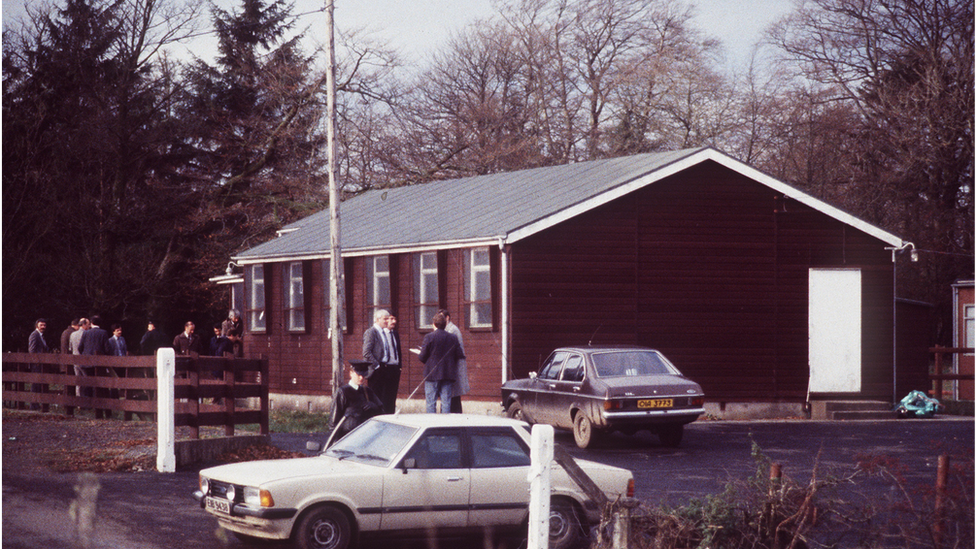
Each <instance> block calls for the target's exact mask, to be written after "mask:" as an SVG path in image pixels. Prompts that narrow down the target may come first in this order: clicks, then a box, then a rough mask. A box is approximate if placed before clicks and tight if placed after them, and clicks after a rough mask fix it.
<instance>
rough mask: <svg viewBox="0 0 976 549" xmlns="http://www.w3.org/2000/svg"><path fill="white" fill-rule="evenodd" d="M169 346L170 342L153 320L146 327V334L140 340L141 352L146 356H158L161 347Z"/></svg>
mask: <svg viewBox="0 0 976 549" xmlns="http://www.w3.org/2000/svg"><path fill="white" fill-rule="evenodd" d="M167 346H169V340H168V339H167V337H166V334H164V333H163V332H162V331H161V330H160V329H159V328H157V327H156V323H155V322H153V321H152V320H150V321H149V323H148V325H147V326H146V334H145V335H144V336H142V339H141V340H139V352H140V353H142V354H144V355H149V356H156V351H158V350H159V349H160V348H161V347H167Z"/></svg>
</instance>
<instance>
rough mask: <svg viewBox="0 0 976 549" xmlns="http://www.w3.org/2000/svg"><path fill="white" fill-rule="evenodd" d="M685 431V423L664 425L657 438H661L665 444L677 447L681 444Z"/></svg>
mask: <svg viewBox="0 0 976 549" xmlns="http://www.w3.org/2000/svg"><path fill="white" fill-rule="evenodd" d="M684 433H685V426H684V425H663V426H661V428H660V429H659V430H658V432H657V438H658V439H660V441H661V444H662V445H663V446H667V447H668V448H677V447H678V445H679V444H681V437H682V436H683V435H684Z"/></svg>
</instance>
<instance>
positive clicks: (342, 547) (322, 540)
mask: <svg viewBox="0 0 976 549" xmlns="http://www.w3.org/2000/svg"><path fill="white" fill-rule="evenodd" d="M351 539H352V528H351V527H350V526H349V519H348V518H347V517H346V515H345V513H343V512H342V511H340V510H338V509H336V508H335V507H317V508H315V509H312V510H311V511H309V512H308V513H306V514H305V515H304V516H303V517H302V519H301V520H300V521H299V522H298V526H297V527H296V529H295V546H296V547H298V548H299V549H346V548H347V547H349V542H350V540H351Z"/></svg>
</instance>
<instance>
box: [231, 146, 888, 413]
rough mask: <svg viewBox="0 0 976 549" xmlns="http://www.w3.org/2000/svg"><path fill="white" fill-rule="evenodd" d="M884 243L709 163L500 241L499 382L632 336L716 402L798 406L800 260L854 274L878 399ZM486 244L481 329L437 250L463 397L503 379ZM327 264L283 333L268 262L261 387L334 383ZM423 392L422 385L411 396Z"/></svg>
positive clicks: (395, 277)
mask: <svg viewBox="0 0 976 549" xmlns="http://www.w3.org/2000/svg"><path fill="white" fill-rule="evenodd" d="M884 247H885V243H884V242H882V241H879V240H877V239H875V238H873V237H871V236H869V235H867V234H865V233H862V232H861V231H859V230H857V229H854V228H852V227H850V226H848V225H846V224H843V223H841V222H839V221H836V220H834V219H832V218H830V217H828V216H826V215H825V214H822V213H820V212H818V211H816V210H813V209H811V208H809V207H806V206H804V205H802V204H800V203H798V202H796V201H794V200H788V199H784V198H783V197H782V196H781V195H778V194H777V193H776V192H774V191H773V190H771V189H769V188H768V187H766V186H764V185H761V184H759V183H757V182H755V181H752V180H750V179H748V178H745V177H742V176H740V175H738V174H736V173H734V172H732V171H730V170H727V169H725V168H722V167H721V166H719V165H717V164H713V163H706V164H703V165H700V166H698V167H695V168H692V169H689V170H685V171H684V172H682V173H681V174H678V175H676V176H673V177H671V178H668V179H665V180H662V181H660V182H657V183H655V184H653V185H651V186H649V187H646V188H644V189H642V190H640V191H637V192H635V193H632V194H631V195H628V196H627V197H624V198H622V199H618V200H616V201H614V202H611V203H609V204H606V205H604V206H601V207H599V208H596V209H594V210H592V211H590V212H587V213H584V214H581V215H579V216H576V217H574V218H573V219H571V220H568V221H566V222H563V223H561V224H559V225H556V226H554V227H551V228H549V229H547V230H545V231H542V232H540V233H538V234H535V235H533V236H531V237H528V238H526V239H524V240H522V241H520V242H517V243H515V244H514V245H513V246H512V248H511V261H510V263H511V271H510V272H511V279H510V280H511V283H510V295H511V298H510V301H511V305H512V318H511V322H512V340H511V344H512V346H511V351H512V371H511V372H510V373H509V377H523V376H525V375H527V374H528V372H529V371H532V370H537V369H538V367H539V364H540V363H541V361H542V360H544V359H545V357H546V356H547V355H548V353H549V352H550V351H551V350H552V349H553V348H555V347H558V346H561V345H576V344H585V343H587V342H590V341H592V342H593V343H597V344H637V345H647V346H652V347H656V348H659V349H661V350H662V351H663V352H664V353H665V354H666V355H667V356H669V357H670V358H671V359H672V361H674V362H675V364H676V365H677V366H678V367H679V368H680V369H681V370H682V371H683V372H684V373H685V374H687V375H688V376H689V377H692V378H693V379H695V380H696V381H698V382H699V383H701V384H702V385H703V386H704V388H705V391H706V393H707V394H708V395H709V398H710V399H711V400H713V401H794V402H799V401H803V400H804V399H805V398H806V390H807V381H808V377H809V372H808V367H807V360H808V353H807V322H808V319H807V308H808V307H807V293H808V273H809V269H810V268H813V267H824V268H830V267H837V268H841V267H843V268H858V269H861V272H862V280H863V303H862V306H863V311H864V319H863V330H864V331H863V333H864V335H863V341H862V350H863V357H862V363H863V372H862V380H863V391H862V396H866V397H876V398H888V397H889V396H890V394H891V392H892V388H891V362H892V340H891V326H892V318H891V314H892V301H891V299H892V293H891V276H892V275H891V259H890V258H891V256H890V252H889V251H887V250H885V249H884ZM496 252H497V251H493V257H494V262H493V275H494V281H493V285H494V294H495V300H494V305H495V308H496V322H495V326H494V327H493V328H492V329H490V330H479V331H472V330H470V329H467V328H466V325H467V323H466V318H465V317H466V315H467V311H466V308H465V303H464V288H463V281H464V273H463V266H464V255H463V252H462V251H461V250H449V251H444V252H441V253H440V254H439V262H440V269H441V276H440V281H441V286H442V287H441V289H440V294H441V295H440V300H441V304H440V305H441V306H442V307H445V308H447V309H449V310H450V311H451V313H452V317H453V318H452V320H453V321H454V323H455V324H457V325H458V326H459V327H461V329H462V332H463V337H464V343H465V349H466V352H467V354H468V370H469V375H470V378H471V386H472V391H471V393H470V395H469V398H476V399H493V398H498V388H499V386H500V384H501V364H502V359H501V349H502V341H501V330H500V320H501V318H500V315H498V314H497V313H498V312H500V307H501V296H500V294H499V293H498V292H499V288H500V276H501V273H500V269H498V266H499V262H498V254H497V253H496ZM390 263H391V269H392V284H393V291H392V294H393V297H394V299H395V303H394V304H393V305H392V307H391V309H392V312H393V313H394V314H395V315H397V318H398V319H399V332H400V337H401V340H402V344H403V347H404V348H405V349H406V348H410V347H418V346H420V344H421V342H422V340H423V336H424V334H426V333H427V331H428V330H429V329H430V328H429V326H428V325H427V323H426V322H424V323H418V322H417V321H416V319H415V313H414V308H413V306H414V301H415V299H414V296H413V292H414V290H413V279H412V277H413V274H412V258H411V256H410V255H409V254H397V255H393V256H391V262H390ZM324 266H325V263H324V262H322V261H311V262H309V265H308V268H307V269H306V272H307V273H311V274H310V280H308V281H306V285H305V291H306V294H307V296H306V297H307V299H306V301H307V303H308V304H309V305H308V306H307V307H306V311H305V313H306V322H307V323H308V330H307V333H301V334H294V333H288V332H287V331H286V330H285V329H284V327H285V324H284V310H283V304H284V293H283V290H282V288H281V282H282V280H283V274H284V271H283V269H284V268H285V267H284V264H271V263H269V264H267V265H266V271H267V274H266V284H268V285H269V291H268V310H269V332H268V333H267V334H253V333H247V334H246V335H245V350H246V352H247V353H248V354H249V355H251V356H259V355H265V356H267V357H268V358H269V360H270V368H271V372H272V374H271V391H272V392H282V393H289V394H308V395H325V394H330V392H331V391H332V388H331V377H332V371H331V358H330V356H331V343H330V342H329V340H328V338H327V337H326V333H327V331H328V318H327V316H326V315H327V311H326V308H325V303H326V301H327V300H328V288H327V286H326V284H325V280H326V279H325V276H324V273H323V268H324ZM345 266H346V279H347V283H346V299H347V302H348V303H347V317H348V321H349V329H348V332H347V333H346V334H345V336H344V340H343V345H344V356H345V358H346V359H347V360H349V359H356V358H359V357H360V356H361V351H362V334H363V332H364V330H366V329H367V328H368V327H369V326H370V325H371V324H372V318H371V313H370V312H369V311H367V308H366V303H365V284H366V280H365V275H366V270H365V260H364V258H360V257H353V258H347V259H346V261H345ZM422 371H423V365H422V364H420V362H419V361H418V360H417V359H416V355H414V354H412V353H404V368H403V377H402V378H401V382H400V396H401V398H402V397H406V396H408V395H409V394H410V393H411V392H412V391H413V390H414V389H415V388H416V387H417V386H418V384H420V382H421V380H422ZM343 377H344V378H345V373H344V375H343ZM422 396H423V389H422V388H421V389H420V390H419V391H418V392H417V394H416V395H415V398H422ZM847 396H850V395H847Z"/></svg>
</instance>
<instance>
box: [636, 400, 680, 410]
mask: <svg viewBox="0 0 976 549" xmlns="http://www.w3.org/2000/svg"><path fill="white" fill-rule="evenodd" d="M673 406H674V400H672V399H670V398H654V399H645V400H638V401H637V407H638V408H640V409H641V410H648V409H651V408H671V407H673Z"/></svg>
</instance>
